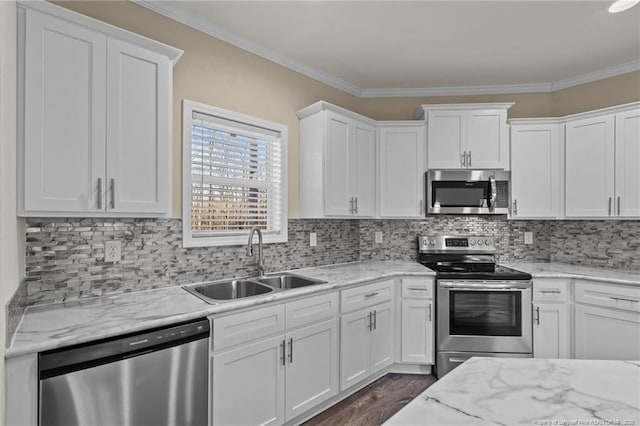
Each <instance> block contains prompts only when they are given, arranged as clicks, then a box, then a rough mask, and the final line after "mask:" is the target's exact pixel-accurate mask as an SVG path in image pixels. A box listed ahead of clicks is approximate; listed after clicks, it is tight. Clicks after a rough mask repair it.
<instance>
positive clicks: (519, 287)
mask: <svg viewBox="0 0 640 426" xmlns="http://www.w3.org/2000/svg"><path fill="white" fill-rule="evenodd" d="M438 285H439V286H440V287H442V288H452V289H455V290H527V289H530V288H531V286H530V285H525V284H522V285H518V284H511V283H508V284H470V283H439V284H438Z"/></svg>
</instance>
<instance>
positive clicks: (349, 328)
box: [340, 309, 371, 391]
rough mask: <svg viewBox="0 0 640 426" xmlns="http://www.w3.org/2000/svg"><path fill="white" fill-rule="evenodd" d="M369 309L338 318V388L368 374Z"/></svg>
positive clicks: (354, 382) (342, 387) (346, 386)
mask: <svg viewBox="0 0 640 426" xmlns="http://www.w3.org/2000/svg"><path fill="white" fill-rule="evenodd" d="M370 312H371V311H370V310H369V309H363V310H361V311H357V312H353V313H351V314H347V315H343V316H342V318H340V390H341V391H343V390H345V389H347V388H349V387H351V386H352V385H355V384H356V383H358V382H359V381H361V380H364V379H366V378H367V376H369V332H370V331H369V327H370V324H371V322H370V317H369V313H370Z"/></svg>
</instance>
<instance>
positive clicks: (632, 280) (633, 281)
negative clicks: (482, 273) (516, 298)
mask: <svg viewBox="0 0 640 426" xmlns="http://www.w3.org/2000/svg"><path fill="white" fill-rule="evenodd" d="M500 264H501V265H504V266H506V267H509V268H513V269H517V270H519V271H522V272H527V273H529V274H531V275H532V276H533V277H534V278H581V279H585V280H595V281H607V282H611V283H616V284H627V285H640V272H638V271H625V270H621V269H607V268H593V267H589V266H581V265H570V264H567V263H554V262H551V263H527V262H506V263H502V262H501V263H500Z"/></svg>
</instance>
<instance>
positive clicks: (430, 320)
mask: <svg viewBox="0 0 640 426" xmlns="http://www.w3.org/2000/svg"><path fill="white" fill-rule="evenodd" d="M428 321H429V322H431V303H429V319H428Z"/></svg>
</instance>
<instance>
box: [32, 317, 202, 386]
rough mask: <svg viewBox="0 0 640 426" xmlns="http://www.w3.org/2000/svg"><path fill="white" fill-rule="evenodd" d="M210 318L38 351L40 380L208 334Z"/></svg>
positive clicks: (190, 340) (164, 347) (197, 338)
mask: <svg viewBox="0 0 640 426" xmlns="http://www.w3.org/2000/svg"><path fill="white" fill-rule="evenodd" d="M209 329H210V327H209V320H207V319H199V320H196V321H191V322H188V323H183V324H180V325H174V326H172V327H166V328H159V329H153V330H147V331H144V332H137V333H130V334H126V335H123V336H117V337H112V338H108V339H102V340H98V341H95V342H90V343H85V344H80V345H75V346H71V347H67V348H62V349H54V350H51V351H47V352H42V353H40V354H38V376H39V378H40V380H42V379H45V378H48V377H54V376H58V375H60V374H65V373H68V372H70V371H77V370H81V369H84V368H88V367H92V366H95V365H101V364H105V363H107V362H114V361H117V360H119V359H125V358H131V357H133V356H137V355H141V354H145V353H149V352H153V351H156V350H162V349H166V348H170V347H173V346H178V345H181V344H184V343H188V342H192V341H195V340H200V339H206V338H208V337H209Z"/></svg>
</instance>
